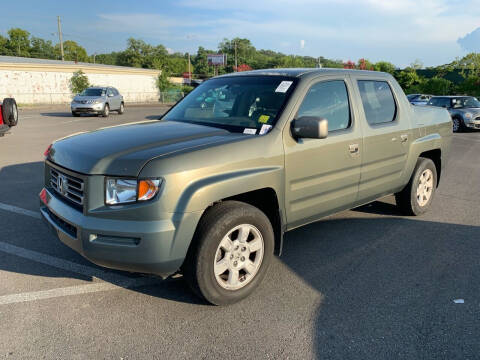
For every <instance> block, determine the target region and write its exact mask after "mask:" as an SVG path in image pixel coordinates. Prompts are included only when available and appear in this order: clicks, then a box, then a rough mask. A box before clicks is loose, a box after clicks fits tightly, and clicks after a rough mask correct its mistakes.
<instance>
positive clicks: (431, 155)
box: [419, 149, 442, 187]
mask: <svg viewBox="0 0 480 360" xmlns="http://www.w3.org/2000/svg"><path fill="white" fill-rule="evenodd" d="M419 157H422V158H426V159H430V160H432V161H433V163H434V164H435V169H436V170H437V187H438V185H439V184H440V176H441V173H442V150H441V149H433V150H429V151H424V152H422V153H421V154H420V155H419Z"/></svg>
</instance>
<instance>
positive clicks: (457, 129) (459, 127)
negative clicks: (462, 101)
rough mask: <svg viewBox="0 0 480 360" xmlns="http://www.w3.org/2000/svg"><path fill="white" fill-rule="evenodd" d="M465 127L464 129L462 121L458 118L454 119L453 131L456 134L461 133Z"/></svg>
mask: <svg viewBox="0 0 480 360" xmlns="http://www.w3.org/2000/svg"><path fill="white" fill-rule="evenodd" d="M463 129H464V127H463V123H462V120H461V119H459V118H458V117H454V118H452V130H453V132H454V133H456V132H461V131H463Z"/></svg>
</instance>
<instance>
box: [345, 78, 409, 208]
mask: <svg viewBox="0 0 480 360" xmlns="http://www.w3.org/2000/svg"><path fill="white" fill-rule="evenodd" d="M352 78H353V79H354V83H355V84H356V90H357V91H358V94H359V98H360V99H361V102H362V105H361V110H362V114H361V116H362V117H363V119H362V120H363V121H361V123H362V127H363V136H364V137H363V158H362V169H361V178H360V185H359V189H358V199H359V202H367V201H370V200H374V199H377V198H378V197H380V196H383V195H387V194H390V193H392V192H393V190H398V187H401V186H402V185H403V184H402V173H403V171H404V168H405V165H406V160H407V151H408V148H409V145H410V142H411V139H412V134H411V126H410V117H409V116H410V113H409V112H408V111H407V109H408V108H407V106H410V104H408V102H407V101H406V99H403V100H405V101H404V102H405V104H403V103H402V106H399V101H398V99H397V97H396V96H395V92H394V91H393V90H392V88H394V84H393V83H392V82H390V81H389V80H388V79H386V78H378V79H375V78H370V77H362V76H352ZM402 95H403V94H402Z"/></svg>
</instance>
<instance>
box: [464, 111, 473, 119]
mask: <svg viewBox="0 0 480 360" xmlns="http://www.w3.org/2000/svg"><path fill="white" fill-rule="evenodd" d="M472 116H473V114H472V113H469V112H467V113H465V119H471V118H472Z"/></svg>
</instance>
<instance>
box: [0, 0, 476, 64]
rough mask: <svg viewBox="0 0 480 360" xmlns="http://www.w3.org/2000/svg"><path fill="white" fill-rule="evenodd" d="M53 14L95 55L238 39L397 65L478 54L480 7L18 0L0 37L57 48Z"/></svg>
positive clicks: (330, 0) (7, 8)
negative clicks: (11, 33)
mask: <svg viewBox="0 0 480 360" xmlns="http://www.w3.org/2000/svg"><path fill="white" fill-rule="evenodd" d="M56 15H60V16H61V18H62V23H63V32H64V39H71V40H75V41H77V42H79V43H80V44H81V45H83V46H84V47H85V48H86V49H87V51H88V52H89V53H93V52H97V53H102V52H110V51H112V50H122V49H123V48H125V44H126V39H127V38H129V37H135V38H141V39H143V40H145V41H147V42H149V43H152V44H163V45H165V46H166V47H167V48H169V49H172V50H173V51H181V52H187V51H190V52H195V51H196V49H197V48H198V46H203V47H206V48H210V49H216V48H217V45H218V43H219V42H220V41H221V40H222V39H223V38H225V37H226V38H233V37H236V36H238V37H245V38H248V39H250V40H251V41H252V43H253V45H254V46H255V47H256V48H257V49H271V50H275V51H281V52H283V53H286V54H298V55H310V56H314V57H316V56H324V57H327V58H332V59H341V60H345V61H346V60H349V59H351V60H354V61H356V60H358V59H359V58H362V57H364V58H367V59H369V60H371V61H379V60H387V61H390V62H392V63H394V64H395V65H397V66H401V67H404V66H407V65H409V64H410V63H412V62H414V61H415V60H416V59H418V60H420V61H421V62H422V63H423V64H424V65H425V66H432V65H440V64H444V63H447V62H450V61H452V60H454V59H455V58H456V57H461V56H463V55H465V54H467V53H468V52H473V51H475V52H480V0H450V1H446V0H425V1H422V0H295V1H293V0H292V1H286V0H241V1H238V0H236V1H227V0H208V1H195V0H176V1H173V0H172V1H170V0H163V1H141V0H137V1H128V0H115V1H89V0H83V1H81V2H79V1H75V2H74V1H62V2H60V1H54V0H41V1H38V0H37V1H33V0H17V1H5V2H2V10H1V11H0V33H1V34H2V35H5V33H6V31H7V30H8V29H9V28H11V27H20V28H23V29H27V30H28V31H30V32H31V33H32V34H33V35H36V36H40V37H43V38H46V39H50V40H53V41H54V42H56V40H57V37H56V36H57V35H56V31H57V22H56Z"/></svg>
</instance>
